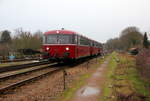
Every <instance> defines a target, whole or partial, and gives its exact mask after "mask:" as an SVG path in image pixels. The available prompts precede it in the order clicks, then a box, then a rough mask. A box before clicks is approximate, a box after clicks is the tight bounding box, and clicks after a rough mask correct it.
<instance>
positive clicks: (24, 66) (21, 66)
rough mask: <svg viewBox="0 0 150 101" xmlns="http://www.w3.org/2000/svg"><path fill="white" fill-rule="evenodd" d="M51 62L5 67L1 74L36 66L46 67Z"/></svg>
mask: <svg viewBox="0 0 150 101" xmlns="http://www.w3.org/2000/svg"><path fill="white" fill-rule="evenodd" d="M49 63H50V62H49V61H42V62H35V63H28V64H21V65H14V66H4V67H1V68H0V73H4V72H8V71H15V70H19V69H25V68H31V67H34V66H39V65H45V64H49Z"/></svg>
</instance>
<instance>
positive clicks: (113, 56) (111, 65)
mask: <svg viewBox="0 0 150 101" xmlns="http://www.w3.org/2000/svg"><path fill="white" fill-rule="evenodd" d="M116 55H117V54H116V53H115V52H113V53H112V54H111V55H110V57H111V58H110V61H109V64H108V71H107V75H106V82H105V84H104V87H102V88H103V89H102V91H103V92H102V98H101V100H103V101H107V100H106V99H107V97H108V96H109V95H110V94H111V88H110V87H111V86H112V85H111V84H112V81H113V80H112V78H113V75H114V71H115V69H116V67H117V61H116V60H117V56H116Z"/></svg>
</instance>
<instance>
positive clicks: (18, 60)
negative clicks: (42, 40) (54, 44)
mask: <svg viewBox="0 0 150 101" xmlns="http://www.w3.org/2000/svg"><path fill="white" fill-rule="evenodd" d="M31 60H38V58H34V59H14V60H1V61H0V62H1V63H9V62H21V61H31Z"/></svg>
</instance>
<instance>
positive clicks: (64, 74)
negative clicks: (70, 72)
mask: <svg viewBox="0 0 150 101" xmlns="http://www.w3.org/2000/svg"><path fill="white" fill-rule="evenodd" d="M66 75H67V73H66V71H65V69H64V70H63V79H64V90H65V89H66Z"/></svg>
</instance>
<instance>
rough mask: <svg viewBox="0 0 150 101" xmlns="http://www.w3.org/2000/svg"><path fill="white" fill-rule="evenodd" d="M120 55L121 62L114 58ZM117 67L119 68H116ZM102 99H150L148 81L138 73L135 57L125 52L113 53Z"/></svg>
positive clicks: (137, 100)
mask: <svg viewBox="0 0 150 101" xmlns="http://www.w3.org/2000/svg"><path fill="white" fill-rule="evenodd" d="M118 57H119V62H118V65H117V61H115V60H116V59H114V58H118ZM116 67H117V68H116ZM102 95H103V97H102V101H122V100H123V99H126V101H130V99H133V101H149V100H150V99H148V97H150V92H149V89H148V88H147V83H146V82H144V81H143V80H142V79H141V78H140V75H139V74H138V71H137V68H136V65H135V59H134V58H132V57H129V56H128V55H125V54H119V55H117V54H116V53H113V54H112V59H111V60H110V63H109V70H108V72H107V81H106V83H105V85H104V87H103V94H102Z"/></svg>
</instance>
